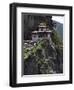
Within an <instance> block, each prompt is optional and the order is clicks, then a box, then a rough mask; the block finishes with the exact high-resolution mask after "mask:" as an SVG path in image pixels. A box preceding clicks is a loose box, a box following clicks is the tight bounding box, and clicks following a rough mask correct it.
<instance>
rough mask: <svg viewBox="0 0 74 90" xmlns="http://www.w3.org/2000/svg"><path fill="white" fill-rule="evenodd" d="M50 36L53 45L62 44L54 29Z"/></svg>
mask: <svg viewBox="0 0 74 90" xmlns="http://www.w3.org/2000/svg"><path fill="white" fill-rule="evenodd" d="M51 38H52V41H53V42H54V44H55V45H57V46H60V45H61V46H62V45H63V42H62V40H61V38H60V36H59V34H58V33H57V32H56V31H55V30H53V32H52V35H51Z"/></svg>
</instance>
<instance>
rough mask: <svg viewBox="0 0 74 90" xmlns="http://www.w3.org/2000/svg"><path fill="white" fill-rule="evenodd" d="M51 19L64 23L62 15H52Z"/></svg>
mask: <svg viewBox="0 0 74 90" xmlns="http://www.w3.org/2000/svg"><path fill="white" fill-rule="evenodd" d="M52 20H55V21H58V22H60V23H62V24H63V23H64V16H52Z"/></svg>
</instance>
